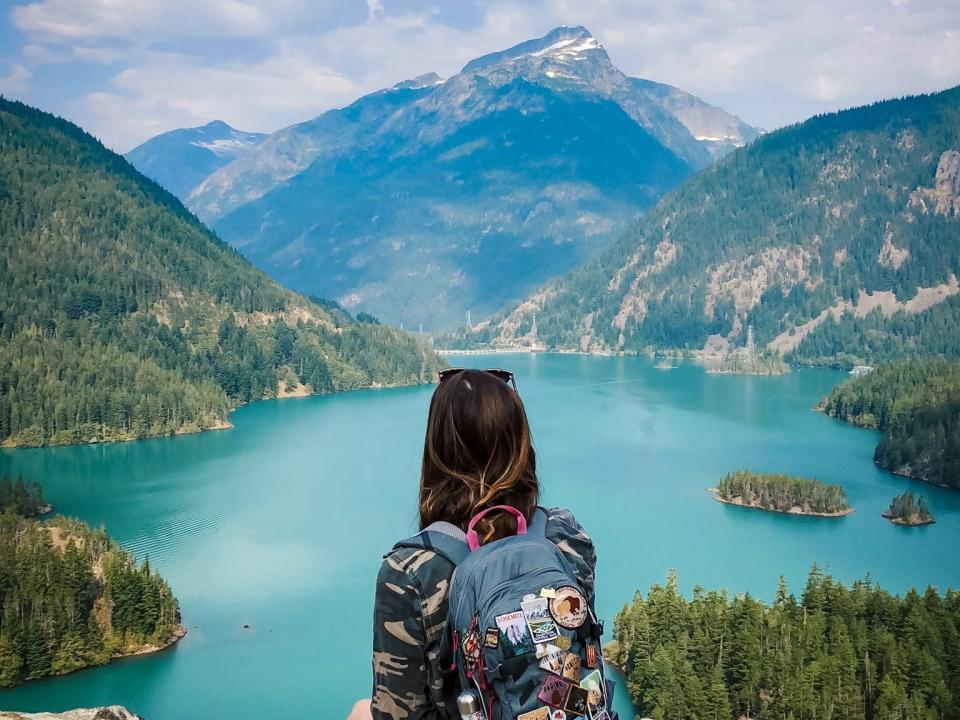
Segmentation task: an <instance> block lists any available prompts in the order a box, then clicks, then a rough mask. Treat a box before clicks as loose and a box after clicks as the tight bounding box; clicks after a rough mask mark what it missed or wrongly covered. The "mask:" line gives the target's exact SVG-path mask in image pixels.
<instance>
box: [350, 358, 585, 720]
mask: <svg viewBox="0 0 960 720" xmlns="http://www.w3.org/2000/svg"><path fill="white" fill-rule="evenodd" d="M511 385H512V387H511ZM539 495H540V487H539V483H538V480H537V472H536V457H535V454H534V450H533V445H532V442H531V438H530V428H529V426H528V424H527V415H526V412H525V411H524V408H523V403H522V402H521V401H520V396H519V395H518V394H517V392H516V383H515V381H514V379H513V375H512V373H509V372H507V371H505V370H464V369H460V368H457V369H449V370H445V371H443V372H441V373H440V383H439V385H438V386H437V389H436V391H434V394H433V399H432V400H431V402H430V413H429V416H428V419H427V434H426V441H425V442H424V448H423V467H422V470H421V473H420V527H421V528H426V527H428V526H433V529H439V530H441V531H443V532H446V533H448V534H452V535H456V536H458V537H460V538H461V539H463V538H465V535H464V531H465V529H466V527H467V524H468V523H469V521H470V518H471V517H473V516H474V515H475V514H477V513H478V512H479V511H480V510H483V509H484V508H487V507H491V506H494V505H510V506H513V507H515V508H517V509H518V510H520V511H521V512H522V513H523V514H524V516H526V518H527V519H528V520H530V518H531V516H532V514H533V511H534V509H535V508H536V506H537V499H538V498H539ZM547 513H548V520H547V530H546V534H547V537H548V538H549V539H550V540H551V541H553V542H554V543H555V544H556V545H557V547H558V548H559V549H560V550H561V551H562V552H563V554H564V555H566V556H567V559H568V560H569V561H570V562H571V564H572V566H573V568H574V571H575V572H576V574H577V578H578V580H579V581H580V583H581V586H582V587H583V589H584V592H585V593H587V595H588V596H589V600H590V601H591V603H592V600H593V576H594V565H595V563H596V556H595V554H594V549H593V543H592V542H591V540H590V538H589V537H588V536H587V534H586V533H585V532H584V531H583V528H581V527H580V526H579V525H578V524H577V522H576V520H574V518H573V516H572V515H571V514H570V513H569V512H568V511H566V510H561V509H552V510H548V511H547ZM477 530H478V533H479V535H480V537H481V538H482V540H483V542H492V541H494V540H497V539H499V538H501V537H504V536H506V535H512V534H513V533H515V532H516V521H515V520H514V519H513V517H512V516H511V515H508V514H506V513H500V512H493V513H490V514H489V515H487V516H486V517H484V518H483V519H482V520H480V522H479V524H478V525H477ZM453 570H454V566H453V563H452V562H450V561H449V560H447V559H446V558H445V557H443V556H442V555H440V554H437V553H436V552H434V551H432V550H427V549H422V548H410V547H401V548H395V549H394V550H393V551H392V552H391V553H389V554H388V555H387V556H386V557H385V558H384V561H383V565H382V566H381V568H380V573H379V576H378V578H377V588H376V602H375V609H374V629H373V675H374V681H373V697H372V699H371V700H366V701H361V702H359V703H357V705H356V706H355V707H354V711H353V713H351V716H350V720H362V719H363V718H370V717H371V716H372V717H373V718H374V720H434V719H435V718H436V719H443V718H459V714H458V712H457V708H456V696H457V693H458V692H459V687H458V682H457V675H456V672H455V671H454V670H453V669H452V668H451V664H452V663H451V657H452V656H451V649H450V648H451V643H450V639H449V636H448V634H447V632H446V618H447V593H448V589H449V584H450V578H451V575H452V574H453Z"/></svg>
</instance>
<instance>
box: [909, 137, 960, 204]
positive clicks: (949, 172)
mask: <svg viewBox="0 0 960 720" xmlns="http://www.w3.org/2000/svg"><path fill="white" fill-rule="evenodd" d="M907 207H908V208H916V209H917V210H919V211H920V212H921V213H933V214H934V215H945V216H946V217H960V151H957V150H947V151H946V152H945V153H943V154H942V155H941V156H940V162H938V163H937V174H936V176H935V177H934V180H933V187H932V188H925V187H918V188H917V189H916V190H914V191H913V192H912V193H910V200H909V201H908V203H907Z"/></svg>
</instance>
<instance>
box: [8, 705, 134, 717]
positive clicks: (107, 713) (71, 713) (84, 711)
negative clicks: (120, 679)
mask: <svg viewBox="0 0 960 720" xmlns="http://www.w3.org/2000/svg"><path fill="white" fill-rule="evenodd" d="M0 720H143V718H142V717H140V716H139V715H137V714H136V713H132V712H130V711H129V710H127V709H126V708H125V707H122V706H120V705H111V706H110V707H101V708H81V709H79V710H67V711H66V712H62V713H47V712H42V713H20V712H10V711H5V710H0Z"/></svg>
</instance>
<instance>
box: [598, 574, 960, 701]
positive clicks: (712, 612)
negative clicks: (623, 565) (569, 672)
mask: <svg viewBox="0 0 960 720" xmlns="http://www.w3.org/2000/svg"><path fill="white" fill-rule="evenodd" d="M614 639H615V644H613V646H612V647H611V648H610V649H609V651H610V653H611V654H612V655H613V657H612V659H613V661H614V662H617V663H619V664H620V665H622V666H623V669H624V673H625V675H626V678H627V689H628V691H629V693H630V697H631V699H632V701H633V702H634V704H635V705H636V707H637V710H638V712H639V714H640V716H643V717H651V718H671V719H672V720H686V719H689V720H702V719H703V718H711V720H736V719H737V718H743V717H764V718H784V719H789V718H793V719H794V720H820V719H822V718H834V719H835V720H852V719H854V718H856V719H857V720H860V719H862V720H887V719H888V718H893V719H896V720H933V719H934V718H936V719H937V720H956V719H957V718H960V702H958V701H957V699H958V698H960V674H958V671H960V594H958V593H957V592H954V591H949V592H947V593H946V595H940V594H938V593H937V592H936V591H935V590H933V589H932V588H930V589H928V590H927V592H926V593H925V594H924V595H923V596H922V597H921V596H920V595H919V594H918V593H917V592H916V591H910V592H909V593H907V595H906V596H904V597H903V598H900V597H894V596H891V595H890V594H889V593H887V592H886V591H884V590H882V589H881V588H879V587H877V586H876V585H874V584H872V583H871V582H870V581H869V580H868V581H864V582H856V583H854V584H853V585H852V586H850V587H848V586H846V585H843V584H841V583H838V582H836V581H834V580H833V579H832V578H831V577H830V576H828V575H823V574H821V573H820V571H819V570H818V569H817V568H816V566H814V568H813V569H812V570H811V573H810V576H809V578H808V581H807V587H806V589H805V591H804V593H803V595H802V596H801V598H800V599H799V600H798V599H797V598H795V597H794V596H793V595H790V594H789V593H788V591H787V588H786V584H785V583H784V582H783V580H782V578H781V581H780V588H779V590H778V592H777V596H776V599H775V601H774V602H773V603H771V604H765V603H762V602H760V601H758V600H756V599H754V598H752V597H751V596H750V595H749V594H747V595H736V596H734V597H732V598H731V597H730V596H729V595H728V594H727V593H726V592H725V591H723V592H717V591H709V592H707V591H705V590H703V589H702V588H700V587H697V588H695V589H694V591H693V598H692V600H689V601H688V600H686V599H685V598H684V597H683V596H682V595H681V594H680V593H679V591H678V590H677V581H676V576H675V574H673V573H671V574H670V575H669V576H668V578H667V583H666V585H659V584H658V585H653V586H652V587H651V588H650V591H649V593H648V594H647V596H646V597H643V596H642V595H641V594H640V593H637V594H636V595H635V596H634V599H633V602H632V603H630V604H629V605H626V606H624V608H623V610H621V611H620V612H619V613H618V614H617V617H616V620H615V622H614Z"/></svg>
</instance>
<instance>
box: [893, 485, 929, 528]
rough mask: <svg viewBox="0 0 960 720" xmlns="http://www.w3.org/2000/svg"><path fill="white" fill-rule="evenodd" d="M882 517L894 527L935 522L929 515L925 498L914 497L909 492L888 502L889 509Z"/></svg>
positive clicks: (920, 496)
mask: <svg viewBox="0 0 960 720" xmlns="http://www.w3.org/2000/svg"><path fill="white" fill-rule="evenodd" d="M883 517H885V518H886V519H887V520H889V521H890V522H892V523H893V524H894V525H931V524H933V523H935V522H936V520H934V519H933V515H931V514H930V508H929V507H928V506H927V500H926V498H924V497H923V496H922V495H914V494H913V493H912V492H910V491H909V490H908V491H907V492H905V493H901V494H900V495H897V496H896V497H895V498H894V499H893V500H891V501H890V507H889V508H887V510H886V512H884V513H883Z"/></svg>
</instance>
